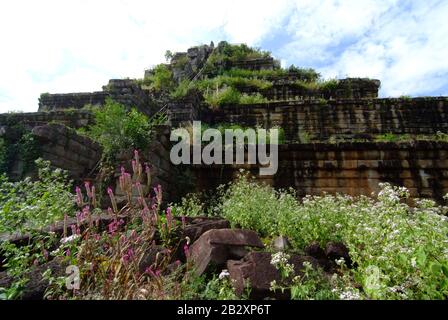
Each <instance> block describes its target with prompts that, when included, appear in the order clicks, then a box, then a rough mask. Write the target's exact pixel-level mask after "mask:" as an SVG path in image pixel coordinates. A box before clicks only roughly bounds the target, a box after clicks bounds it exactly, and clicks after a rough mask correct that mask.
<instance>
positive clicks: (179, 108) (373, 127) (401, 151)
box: [0, 42, 448, 200]
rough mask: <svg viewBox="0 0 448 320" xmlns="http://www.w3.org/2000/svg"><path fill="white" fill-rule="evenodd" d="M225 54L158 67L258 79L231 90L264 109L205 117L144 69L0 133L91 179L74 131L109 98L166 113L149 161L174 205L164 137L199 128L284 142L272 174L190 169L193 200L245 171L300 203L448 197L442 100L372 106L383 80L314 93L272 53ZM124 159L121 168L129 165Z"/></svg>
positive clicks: (84, 146) (90, 161)
mask: <svg viewBox="0 0 448 320" xmlns="http://www.w3.org/2000/svg"><path fill="white" fill-rule="evenodd" d="M229 46H230V45H229V44H227V43H225V42H221V43H219V44H218V45H217V46H216V47H215V45H214V44H213V43H212V44H210V45H202V46H197V47H193V48H190V49H188V51H187V52H181V53H175V54H174V55H172V56H171V57H170V62H169V63H167V64H163V66H164V68H166V69H167V70H169V71H170V72H171V74H172V81H173V83H174V86H180V85H181V84H182V83H184V84H185V83H189V84H191V83H196V82H199V81H204V79H213V78H216V77H219V76H222V75H223V74H226V72H231V71H232V70H238V71H239V72H240V74H242V75H244V76H246V77H248V78H250V77H251V75H257V76H256V77H255V78H256V79H257V80H262V81H264V83H268V85H266V86H264V87H263V86H254V85H253V84H252V83H251V82H250V81H246V82H244V81H240V82H237V83H235V84H234V87H235V89H236V90H237V91H238V92H239V93H241V94H245V95H248V96H253V95H257V96H258V97H262V98H263V99H264V100H263V102H256V103H250V104H240V103H233V104H232V103H230V104H223V105H220V106H219V107H217V108H211V107H210V105H208V104H207V101H206V99H204V92H201V91H200V90H198V88H194V86H193V87H192V88H190V89H191V90H187V92H186V93H185V94H184V95H182V96H180V97H176V98H173V95H172V94H170V93H169V92H165V91H164V90H154V88H152V87H151V85H150V84H148V82H147V81H145V80H146V79H151V77H153V76H154V74H155V71H154V70H155V69H151V70H146V71H145V75H144V79H143V80H136V79H113V80H110V81H109V83H108V84H107V85H105V86H104V87H103V90H102V91H100V92H91V93H68V94H42V95H41V97H40V99H39V109H38V112H35V113H23V114H3V115H0V125H1V127H2V130H1V132H2V134H3V135H4V134H8V130H9V129H8V128H10V127H11V125H12V124H14V123H21V124H23V125H25V126H26V127H27V128H28V130H30V131H31V132H32V134H33V135H35V136H36V137H37V138H38V139H39V141H40V142H41V146H42V149H43V157H44V158H46V159H48V160H50V161H52V163H53V165H54V166H57V167H61V168H63V169H67V170H69V172H70V173H71V175H72V176H73V177H74V178H75V179H78V180H84V179H92V180H95V179H97V177H96V176H95V166H96V165H97V163H98V161H99V159H100V158H101V148H100V147H99V146H98V145H97V144H96V143H95V142H93V141H90V140H89V139H88V138H86V137H81V136H78V135H77V134H76V132H74V131H73V130H72V129H71V128H74V129H76V128H80V127H84V126H87V125H89V124H91V123H92V122H93V121H94V118H93V116H92V113H91V112H90V111H89V110H88V109H85V106H86V105H93V106H101V105H103V104H104V103H105V101H106V99H107V98H112V99H113V100H115V101H118V102H120V103H121V104H123V105H125V106H127V107H129V108H130V107H135V108H136V109H137V110H138V111H140V112H142V113H144V114H146V115H148V116H152V115H154V114H155V113H156V112H158V111H160V110H163V111H164V112H167V114H168V125H167V126H162V127H160V128H159V130H158V133H157V137H156V139H155V141H153V143H152V144H153V147H152V148H150V152H149V153H148V154H147V155H146V157H147V159H148V160H149V161H151V163H152V164H153V166H154V167H155V171H154V175H155V183H160V184H162V185H163V187H164V188H165V189H166V190H167V192H168V194H171V196H174V194H175V193H176V192H178V191H176V190H174V189H173V184H175V183H174V181H176V168H175V166H173V164H171V162H170V159H169V151H170V142H169V134H170V128H173V127H179V126H189V125H191V123H192V122H193V121H196V120H197V121H202V122H203V123H206V124H208V125H210V126H213V125H218V124H222V123H227V124H239V125H241V126H246V127H255V126H259V127H263V128H272V127H280V128H282V129H283V130H284V133H285V141H284V143H283V144H282V145H280V146H279V170H278V172H277V174H275V175H273V176H257V173H258V166H257V165H219V166H218V165H212V166H206V165H195V166H192V167H191V168H189V170H190V173H191V175H192V179H191V181H194V186H193V187H194V189H196V190H198V191H199V190H207V189H212V188H214V187H216V186H217V185H219V184H222V183H225V182H228V181H230V180H231V179H233V178H234V177H235V176H236V174H237V173H238V171H239V169H241V168H245V169H247V170H249V171H251V172H252V173H253V174H254V175H255V176H256V177H257V178H258V179H259V180H260V181H263V182H265V183H268V184H270V185H272V186H275V187H278V188H289V187H292V188H294V189H295V190H296V191H297V193H298V195H299V196H304V195H308V194H321V193H323V192H329V193H337V192H341V193H346V194H350V195H361V194H362V195H370V194H371V193H372V192H375V191H378V190H379V184H380V183H382V182H390V183H392V184H395V185H400V186H405V187H407V188H409V190H410V192H411V196H412V197H427V198H433V199H435V200H441V199H442V197H443V195H445V194H446V193H448V142H447V141H448V139H447V136H446V135H447V134H448V98H447V97H419V98H409V97H401V98H378V91H379V88H380V84H381V83H380V81H379V80H375V79H364V78H347V79H339V80H337V81H336V80H335V81H333V82H331V85H326V84H322V83H321V84H320V85H314V84H315V79H314V80H310V79H308V78H306V77H308V76H309V74H308V75H307V74H306V73H305V75H304V73H303V72H302V71H303V70H302V71H301V70H300V69H297V68H296V69H294V68H292V69H288V70H286V69H281V68H280V65H279V63H278V61H276V60H275V59H274V58H273V57H271V56H270V55H269V54H259V55H258V56H257V55H255V56H254V55H253V56H250V55H249V56H247V57H244V58H242V59H240V58H237V59H221V60H220V59H218V58H219V57H222V56H225V54H226V50H227V48H229ZM217 57H218V58H217ZM210 61H212V62H210ZM282 70H283V71H282ZM223 72H224V73H223ZM304 77H305V78H304ZM311 77H313V76H312V74H311ZM251 79H253V77H252V78H251ZM313 81H314V82H313ZM316 83H317V84H319V82H316ZM207 90H208V89H207ZM211 90H213V88H211ZM207 92H208V91H207ZM381 137H383V139H380V138H381ZM384 137H386V138H387V137H389V138H388V139H384ZM122 160H123V163H125V162H126V161H127V160H126V157H124V158H123V159H122ZM23 171H24V170H23V165H21V159H16V161H15V164H14V165H13V166H12V167H11V170H10V172H9V173H10V175H11V176H13V177H20V176H23V174H25V173H26V172H23ZM189 191H192V190H189Z"/></svg>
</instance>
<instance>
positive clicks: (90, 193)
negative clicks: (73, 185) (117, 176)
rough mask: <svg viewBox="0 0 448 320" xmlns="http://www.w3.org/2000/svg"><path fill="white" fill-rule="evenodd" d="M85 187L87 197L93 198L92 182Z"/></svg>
mask: <svg viewBox="0 0 448 320" xmlns="http://www.w3.org/2000/svg"><path fill="white" fill-rule="evenodd" d="M84 187H85V188H86V192H87V196H88V197H89V198H92V191H91V190H90V182H88V181H86V182H84Z"/></svg>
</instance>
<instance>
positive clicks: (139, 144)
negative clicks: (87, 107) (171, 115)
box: [80, 99, 152, 157]
mask: <svg viewBox="0 0 448 320" xmlns="http://www.w3.org/2000/svg"><path fill="white" fill-rule="evenodd" d="M94 115H95V124H93V125H91V126H90V127H89V128H87V129H86V130H80V132H81V133H83V134H86V135H87V136H89V137H90V138H92V139H93V140H95V141H97V142H98V143H99V144H100V145H101V146H102V148H103V153H104V154H105V155H106V157H108V156H112V155H114V154H117V153H118V152H120V151H122V150H129V149H131V150H132V149H140V150H142V149H146V147H147V146H148V144H149V142H150V138H151V132H152V124H151V122H150V120H149V119H148V117H147V116H145V115H144V114H142V113H140V112H138V111H137V110H136V109H131V110H130V111H128V110H127V109H126V108H125V107H124V106H123V105H121V104H119V103H117V102H115V101H113V100H111V99H108V100H107V101H106V104H105V105H104V107H103V108H101V109H97V110H94Z"/></svg>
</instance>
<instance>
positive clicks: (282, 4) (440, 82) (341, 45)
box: [0, 0, 448, 112]
mask: <svg viewBox="0 0 448 320" xmlns="http://www.w3.org/2000/svg"><path fill="white" fill-rule="evenodd" d="M447 17H448V1H446V0H444V1H441V0H438V1H435V0H434V1H420V0H416V1H412V0H411V1H400V0H388V1H386V0H276V1H265V0H258V1H255V0H254V1H249V0H245V1H244V0H238V1H236V0H230V1H228V0H226V1H222V0H221V1H216V2H215V1H213V0H208V1H207V0H198V1H195V0H191V1H180V0H179V1H178V0H164V1H159V2H155V1H143V0H129V1H127V0H96V1H92V0H88V1H87V0H77V1H65V0H40V1H31V0H30V1H25V0H16V1H2V3H1V4H0V35H1V37H0V38H1V42H2V48H1V50H0V70H1V73H2V74H1V77H0V112H6V111H14V110H21V111H36V110H37V100H38V97H39V95H40V93H42V92H50V93H64V92H82V91H95V90H101V87H102V86H103V85H104V84H106V83H107V82H108V80H109V79H111V78H124V77H130V78H140V77H142V76H143V72H144V69H146V68H148V67H150V66H152V65H155V64H157V63H160V62H163V61H164V53H165V50H167V49H170V50H172V51H183V50H186V49H187V48H188V47H190V46H193V45H198V44H202V43H210V41H212V40H213V41H214V42H215V43H218V42H219V41H220V40H227V41H230V42H234V43H241V42H245V43H248V44H249V45H252V46H257V47H261V48H263V49H265V50H269V51H271V52H272V53H273V55H274V56H275V57H276V58H278V59H280V60H281V61H282V64H283V65H284V66H287V65H290V64H295V65H296V66H302V67H313V68H316V69H317V70H318V71H319V72H320V73H321V74H322V76H323V77H324V78H335V77H337V78H344V77H347V76H352V77H371V78H377V79H380V80H381V81H382V87H381V91H380V94H381V96H382V97H388V96H400V95H411V96H427V95H435V96H440V95H446V96H448V58H447V57H448V23H446V20H447Z"/></svg>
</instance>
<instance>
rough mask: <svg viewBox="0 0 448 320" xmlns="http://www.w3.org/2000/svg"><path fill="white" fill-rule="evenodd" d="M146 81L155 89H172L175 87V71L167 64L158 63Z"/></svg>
mask: <svg viewBox="0 0 448 320" xmlns="http://www.w3.org/2000/svg"><path fill="white" fill-rule="evenodd" d="M145 83H148V84H150V87H151V88H153V89H154V90H157V91H160V90H167V91H168V90H171V89H172V88H173V87H174V81H173V73H172V72H171V70H170V69H169V67H168V66H167V65H165V64H159V65H157V66H156V67H155V68H154V70H153V74H152V75H151V76H149V77H148V78H147V79H145Z"/></svg>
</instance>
